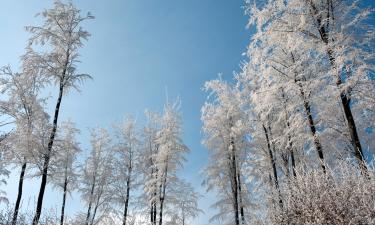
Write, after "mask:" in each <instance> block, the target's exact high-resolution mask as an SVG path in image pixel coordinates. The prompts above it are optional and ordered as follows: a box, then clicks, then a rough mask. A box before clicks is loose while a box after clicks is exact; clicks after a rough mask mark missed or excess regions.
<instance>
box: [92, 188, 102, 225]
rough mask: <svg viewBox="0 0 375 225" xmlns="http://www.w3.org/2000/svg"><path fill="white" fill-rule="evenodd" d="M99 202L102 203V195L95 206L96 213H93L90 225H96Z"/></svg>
mask: <svg viewBox="0 0 375 225" xmlns="http://www.w3.org/2000/svg"><path fill="white" fill-rule="evenodd" d="M99 201H100V195H99V196H98V198H97V200H96V204H95V208H94V212H93V213H92V218H91V223H90V225H94V221H95V216H96V212H97V211H98V207H99Z"/></svg>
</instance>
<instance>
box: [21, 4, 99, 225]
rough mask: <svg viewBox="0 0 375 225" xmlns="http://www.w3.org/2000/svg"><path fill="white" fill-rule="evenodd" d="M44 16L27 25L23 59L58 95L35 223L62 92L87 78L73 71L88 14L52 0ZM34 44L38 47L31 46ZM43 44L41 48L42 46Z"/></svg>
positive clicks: (35, 224) (83, 37)
mask: <svg viewBox="0 0 375 225" xmlns="http://www.w3.org/2000/svg"><path fill="white" fill-rule="evenodd" d="M40 15H41V16H42V18H43V20H44V23H43V24H42V25H41V26H28V27H26V29H27V31H29V32H30V34H31V37H30V38H29V45H28V47H27V53H26V54H25V56H24V61H25V63H27V64H29V66H30V68H32V70H33V71H34V72H37V73H39V74H42V75H44V76H45V77H47V78H48V79H49V80H50V81H51V82H53V83H55V84H56V85H57V86H58V97H57V102H56V106H55V111H54V114H53V122H52V129H51V132H50V137H49V141H48V148H47V154H46V155H45V158H44V163H43V172H42V180H41V185H40V191H39V195H38V201H37V206H36V211H35V215H34V219H33V224H34V225H37V224H38V222H39V218H40V214H41V212H42V205H43V197H44V192H45V187H46V185H47V173H48V168H49V163H50V160H51V157H50V152H51V151H52V147H53V143H54V140H55V135H56V130H57V123H58V116H59V111H60V106H61V102H62V98H63V94H64V93H65V94H66V93H67V91H68V90H69V89H71V88H75V89H78V87H79V84H80V83H81V82H83V81H84V80H86V79H87V78H90V76H89V75H87V74H80V73H78V72H77V66H76V65H77V63H78V62H79V54H78V51H79V49H80V48H81V47H82V46H83V41H84V40H87V38H88V37H89V33H88V32H87V31H85V30H83V28H82V27H81V24H82V22H83V21H85V20H87V19H92V18H93V16H92V15H91V14H89V13H88V14H87V15H86V16H81V12H80V10H78V9H77V8H76V7H75V6H74V5H73V4H72V3H63V2H61V1H58V0H57V1H55V2H54V7H53V8H52V9H48V10H45V11H43V12H42V13H41V14H40ZM35 47H38V49H42V50H40V51H36V50H34V49H35ZM43 47H44V48H43Z"/></svg>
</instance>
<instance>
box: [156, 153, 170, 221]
mask: <svg viewBox="0 0 375 225" xmlns="http://www.w3.org/2000/svg"><path fill="white" fill-rule="evenodd" d="M167 176H168V158H167V160H166V166H165V175H164V180H163V185H162V186H161V187H160V188H161V190H162V192H160V209H159V225H162V224H163V208H164V200H165V191H166V188H167V187H166V185H167ZM155 220H156V219H155Z"/></svg>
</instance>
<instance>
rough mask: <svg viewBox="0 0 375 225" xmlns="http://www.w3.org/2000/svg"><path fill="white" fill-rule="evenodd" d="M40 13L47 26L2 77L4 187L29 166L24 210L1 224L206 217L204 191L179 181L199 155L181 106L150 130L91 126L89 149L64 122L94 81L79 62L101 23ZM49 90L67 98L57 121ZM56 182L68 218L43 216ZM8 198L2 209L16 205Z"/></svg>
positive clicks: (68, 10) (58, 10)
mask: <svg viewBox="0 0 375 225" xmlns="http://www.w3.org/2000/svg"><path fill="white" fill-rule="evenodd" d="M39 16H40V17H42V19H43V23H42V24H40V25H39V26H28V27H26V30H27V31H28V32H29V33H30V38H29V39H28V43H27V46H26V52H25V54H24V55H22V56H21V62H20V65H21V66H20V71H19V72H14V71H13V70H12V68H11V67H10V66H4V67H2V68H1V71H0V83H1V85H0V88H1V101H0V113H1V116H2V118H3V120H2V124H1V126H2V127H3V128H4V129H3V134H2V135H1V140H0V141H1V142H0V144H1V154H0V155H1V158H0V166H1V167H0V175H1V176H2V178H3V179H2V180H1V182H2V184H4V183H5V184H6V178H7V177H8V176H9V174H10V171H9V170H10V169H13V168H17V169H18V168H19V169H20V174H19V180H18V190H17V199H15V204H14V206H13V205H11V206H8V208H4V207H2V208H1V211H0V224H2V225H23V224H32V225H38V224H46V225H50V224H60V225H63V224H74V225H77V224H82V225H94V224H123V225H126V224H145V223H150V224H154V225H156V224H158V225H162V224H170V225H173V224H175V225H177V224H179V225H180V224H188V223H189V221H191V219H192V218H195V217H197V216H198V214H199V213H201V212H202V211H201V210H200V209H199V208H198V205H197V204H198V203H197V201H198V198H199V197H200V195H199V194H198V193H197V192H196V191H194V189H193V187H192V185H191V184H190V183H188V182H187V181H185V180H183V179H181V178H179V177H178V176H177V171H178V170H179V169H181V168H182V167H183V163H184V161H185V158H184V157H185V155H186V154H187V153H188V152H189V149H188V148H187V146H186V145H185V144H184V143H183V140H182V139H181V136H182V127H181V126H182V125H181V124H182V121H181V115H180V103H179V101H176V103H174V104H172V103H169V102H168V103H167V104H166V105H165V107H164V110H163V112H162V113H157V112H152V111H147V112H146V117H147V123H146V125H144V126H143V127H140V126H139V125H138V124H136V120H135V119H133V118H132V117H131V116H128V117H126V118H125V119H124V121H123V122H122V123H118V124H116V125H114V126H113V129H111V130H107V129H104V128H100V127H98V128H95V129H91V138H90V144H91V148H90V150H89V153H87V152H86V153H85V152H84V151H83V150H82V149H81V147H80V143H79V141H78V140H77V135H78V134H79V132H80V131H79V130H78V129H77V128H76V126H75V123H74V122H73V121H71V120H68V121H63V122H61V123H60V122H59V121H58V118H59V114H60V110H63V108H62V107H61V103H62V102H63V100H64V96H66V95H67V94H69V92H70V91H74V90H79V88H80V86H81V85H82V84H83V83H84V81H86V80H87V79H91V77H90V75H88V74H82V73H79V72H78V69H77V65H78V63H79V56H80V55H79V50H80V48H82V47H83V44H84V41H86V40H87V39H88V37H89V36H90V34H89V33H88V32H87V31H86V30H84V28H83V27H82V23H83V22H85V21H86V20H90V19H93V18H94V17H93V16H92V15H91V14H90V13H88V14H87V15H84V16H83V14H82V13H81V11H80V10H78V9H77V8H76V7H75V6H74V5H73V4H72V3H71V2H68V3H64V2H62V1H59V0H57V1H55V2H54V5H53V8H51V9H47V10H45V11H43V12H42V13H40V14H39ZM46 87H49V88H51V87H52V88H54V89H55V90H56V91H57V92H58V95H57V99H56V105H55V108H54V112H53V114H51V115H52V116H51V115H50V114H48V112H46V100H47V97H45V96H43V95H42V93H43V90H45V88H46ZM51 120H52V121H51ZM30 177H31V178H39V179H40V181H41V184H40V190H39V192H38V195H37V202H36V206H35V211H34V212H32V210H31V211H26V212H25V211H24V210H22V202H23V201H22V200H23V198H22V197H23V192H24V191H25V189H26V190H28V187H27V186H26V185H24V181H25V179H27V178H30ZM47 185H51V186H52V187H54V188H56V189H57V190H58V192H59V193H60V194H61V200H62V201H61V202H62V205H61V211H60V212H51V211H46V210H47V209H44V210H42V209H43V202H44V201H45V199H44V194H45V190H46V186H47ZM15 191H16V190H15ZM74 192H75V193H79V194H80V195H79V194H78V196H80V198H81V200H82V202H84V206H85V207H86V208H85V210H83V209H82V212H78V213H76V214H75V215H69V216H67V215H66V213H65V208H66V205H68V204H70V203H71V202H69V201H68V200H69V198H67V197H68V196H69V195H70V194H72V193H74ZM0 194H1V199H0V200H1V201H2V203H4V202H5V203H6V202H8V199H7V197H6V195H5V193H4V192H1V193H0ZM76 200H77V199H76ZM50 201H51V199H50ZM56 202H57V200H56ZM43 213H44V215H43Z"/></svg>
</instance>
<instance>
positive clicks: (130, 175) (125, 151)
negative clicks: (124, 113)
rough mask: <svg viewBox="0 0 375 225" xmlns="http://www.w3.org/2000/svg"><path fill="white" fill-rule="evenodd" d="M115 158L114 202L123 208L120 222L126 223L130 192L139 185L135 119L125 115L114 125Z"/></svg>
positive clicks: (138, 144) (138, 143)
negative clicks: (119, 122)
mask: <svg viewBox="0 0 375 225" xmlns="http://www.w3.org/2000/svg"><path fill="white" fill-rule="evenodd" d="M116 141H117V144H116V145H115V154H116V155H115V159H114V171H113V172H114V177H115V179H114V182H113V184H112V187H113V190H112V191H113V194H114V199H115V201H116V203H118V204H119V205H120V206H121V207H122V208H123V213H122V215H123V218H122V224H123V225H126V224H128V223H127V221H130V220H129V218H128V217H129V216H128V214H129V207H130V205H129V202H131V196H132V195H133V194H132V193H131V192H134V191H135V190H136V188H137V187H138V186H139V185H138V182H139V178H138V179H137V177H138V176H139V175H140V174H139V163H140V161H139V160H140V158H139V153H140V152H139V150H140V140H139V138H138V134H137V130H136V123H135V120H134V119H133V118H131V117H126V118H125V119H124V122H123V123H122V124H121V125H119V126H117V127H116Z"/></svg>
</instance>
